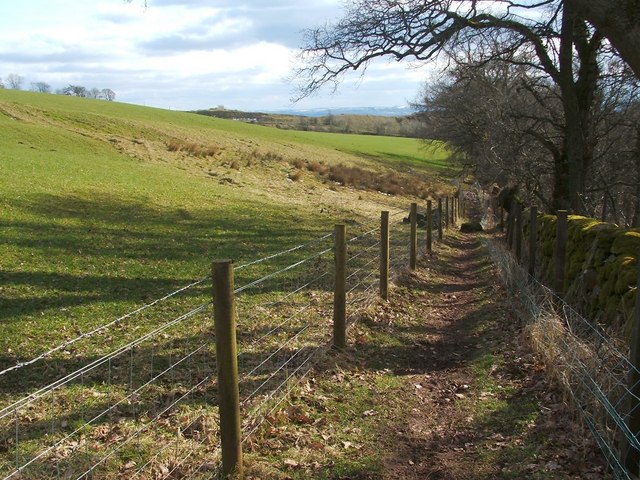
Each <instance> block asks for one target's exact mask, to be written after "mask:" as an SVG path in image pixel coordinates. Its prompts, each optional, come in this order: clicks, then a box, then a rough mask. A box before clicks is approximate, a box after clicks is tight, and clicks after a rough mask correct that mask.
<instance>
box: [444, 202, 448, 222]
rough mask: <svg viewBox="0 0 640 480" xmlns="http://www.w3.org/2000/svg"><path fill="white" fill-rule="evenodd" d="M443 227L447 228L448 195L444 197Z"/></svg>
mask: <svg viewBox="0 0 640 480" xmlns="http://www.w3.org/2000/svg"><path fill="white" fill-rule="evenodd" d="M444 228H449V197H444Z"/></svg>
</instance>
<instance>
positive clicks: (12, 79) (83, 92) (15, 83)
mask: <svg viewBox="0 0 640 480" xmlns="http://www.w3.org/2000/svg"><path fill="white" fill-rule="evenodd" d="M24 82H25V79H24V77H22V76H20V75H18V74H16V73H10V74H9V75H7V76H6V78H5V79H4V81H3V80H2V78H0V88H9V89H11V90H22V86H23V84H24ZM30 90H31V91H32V92H38V93H52V88H51V85H49V84H48V83H47V82H31V89H30ZM55 93H56V94H58V95H69V96H72V97H82V98H97V99H102V100H107V101H109V102H112V101H114V100H115V99H116V94H115V92H114V91H113V90H111V89H110V88H103V89H98V88H87V87H84V86H82V85H71V84H69V85H68V86H66V87H64V88H59V89H57V90H56V92H55Z"/></svg>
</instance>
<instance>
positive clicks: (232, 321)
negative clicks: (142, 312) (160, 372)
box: [212, 260, 243, 478]
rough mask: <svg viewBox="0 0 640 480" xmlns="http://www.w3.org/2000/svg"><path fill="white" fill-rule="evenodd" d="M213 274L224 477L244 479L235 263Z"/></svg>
mask: <svg viewBox="0 0 640 480" xmlns="http://www.w3.org/2000/svg"><path fill="white" fill-rule="evenodd" d="M212 273H213V318H214V323H215V332H216V363H217V369H218V403H219V413H220V415H219V416H220V443H221V448H222V477H223V478H229V477H233V476H238V477H241V476H242V470H243V468H242V437H241V430H240V393H239V387H238V347H237V344H236V318H235V305H234V304H235V300H234V294H233V290H234V288H233V263H232V262H231V260H221V261H217V262H214V263H213V267H212Z"/></svg>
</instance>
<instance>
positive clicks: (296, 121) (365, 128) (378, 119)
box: [194, 107, 425, 138]
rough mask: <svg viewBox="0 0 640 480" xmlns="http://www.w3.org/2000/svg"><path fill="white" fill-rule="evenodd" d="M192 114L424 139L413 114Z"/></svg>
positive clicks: (288, 127) (289, 127)
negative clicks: (399, 115) (313, 115)
mask: <svg viewBox="0 0 640 480" xmlns="http://www.w3.org/2000/svg"><path fill="white" fill-rule="evenodd" d="M194 113H198V114H200V115H208V116H211V117H217V118H226V119H228V120H237V121H241V122H247V123H257V124H259V125H263V126H266V127H275V128H280V129H283V130H304V131H312V132H330V133H354V134H361V135H388V136H392V137H413V138H422V137H424V135H425V133H424V131H425V127H424V123H423V122H422V119H421V118H419V117H418V116H416V115H409V116H404V117H387V116H379V115H347V114H340V115H335V114H333V113H329V114H327V115H325V116H321V117H307V116H302V115H287V114H275V113H261V112H243V111H240V110H229V109H225V108H224V107H217V108H211V109H209V110H197V111H196V112H194Z"/></svg>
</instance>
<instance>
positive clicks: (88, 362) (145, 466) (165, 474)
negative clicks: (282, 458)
mask: <svg viewBox="0 0 640 480" xmlns="http://www.w3.org/2000/svg"><path fill="white" fill-rule="evenodd" d="M402 213H404V212H403V211H398V212H395V213H394V214H393V215H392V217H393V218H394V219H395V218H397V217H398V216H399V215H400V214H402ZM394 230H397V232H394V234H393V236H392V239H391V245H392V247H391V251H392V257H391V266H392V269H393V268H394V267H393V266H395V268H404V267H405V266H406V264H407V261H406V259H407V257H408V254H406V252H405V250H407V248H408V240H409V238H408V233H407V232H408V230H407V229H406V228H404V226H403V225H402V223H400V221H399V222H398V228H397V229H396V228H394ZM349 231H350V232H352V234H353V236H352V237H350V238H348V239H347V246H348V257H347V263H348V267H349V274H348V275H347V305H349V306H350V308H349V315H348V319H347V324H348V325H352V324H353V322H354V321H356V320H357V318H358V315H359V312H361V311H362V310H361V308H364V307H366V305H368V304H369V303H371V302H373V301H374V299H375V298H376V296H375V295H374V293H373V292H374V289H375V287H376V285H377V284H378V282H379V268H378V266H379V248H380V238H379V235H377V233H378V232H379V231H380V229H379V223H378V221H376V222H371V223H369V224H362V225H356V226H354V227H353V228H352V227H350V228H349ZM332 237H333V233H330V234H327V235H324V236H321V237H319V238H317V239H315V240H312V241H311V242H308V243H305V244H302V245H298V246H295V247H292V248H289V249H286V250H283V251H281V252H278V253H276V254H273V255H269V256H266V257H263V258H260V259H258V260H255V261H252V262H248V263H245V264H243V265H240V266H239V267H236V268H235V269H234V270H235V271H241V272H242V275H241V276H240V278H242V279H243V280H246V283H243V284H242V285H241V286H240V287H238V288H236V289H235V292H234V293H235V296H236V308H237V318H238V322H237V323H238V338H239V345H238V349H239V357H238V358H239V368H240V385H239V388H240V394H241V395H240V399H241V408H242V409H243V418H244V420H243V427H242V432H243V434H242V435H243V436H242V441H243V442H246V441H247V440H248V439H249V438H250V437H251V436H252V435H254V434H255V433H256V432H257V431H258V430H259V429H260V427H261V426H262V425H263V423H264V422H265V420H266V419H267V418H268V417H269V416H270V415H272V414H273V412H275V411H276V410H277V409H278V408H280V406H281V405H282V403H283V402H284V401H285V399H286V398H287V391H290V389H291V388H293V386H295V385H297V384H298V383H299V382H300V381H301V380H302V379H303V378H305V377H306V376H307V375H308V374H309V372H310V371H312V369H313V366H314V364H315V362H316V360H317V359H318V358H320V357H321V356H322V355H323V354H324V352H326V351H327V349H329V348H330V345H331V323H332V318H331V317H332V306H331V304H332V294H333V291H332V281H333V276H334V273H335V272H334V269H335V265H334V258H333V255H331V254H332V253H333V251H334V247H333V246H331V247H329V248H327V245H326V244H325V245H323V242H325V241H327V240H329V239H331V238H332ZM314 248H315V250H316V251H315V252H313V251H309V250H310V249H314ZM305 250H306V251H305ZM392 271H393V270H392ZM207 280H211V277H210V276H207V277H205V278H202V279H200V280H198V281H196V282H193V283H191V284H189V285H187V286H185V287H182V288H180V289H178V290H176V291H174V292H172V293H170V294H167V295H165V296H163V297H161V298H159V299H157V300H154V301H153V302H150V303H148V304H145V305H143V306H141V307H140V308H138V309H136V310H133V311H131V312H129V313H127V314H126V315H123V316H121V317H118V318H117V319H115V320H113V321H111V322H109V323H106V324H104V325H101V326H99V327H96V328H94V329H93V330H91V331H89V332H86V333H84V334H82V335H79V336H77V337H76V338H73V339H71V340H68V341H66V342H64V343H62V344H60V345H58V346H57V347H55V348H53V349H50V350H48V351H47V352H44V353H42V354H40V355H38V356H37V357H34V358H32V359H31V360H29V361H26V362H21V363H19V364H17V365H15V366H12V367H9V368H7V369H5V370H3V371H0V377H1V376H2V375H4V374H8V373H9V372H15V371H17V370H20V369H22V368H26V367H29V366H31V365H33V364H35V363H37V362H39V361H40V360H44V359H46V358H48V357H51V356H54V355H55V354H56V353H58V352H60V351H63V350H65V349H67V348H68V347H70V346H71V345H74V344H75V343H76V342H79V341H81V340H83V339H85V338H89V337H92V336H95V335H97V334H100V333H102V332H104V331H105V330H106V329H108V328H110V327H113V326H116V325H117V324H119V323H121V322H123V321H124V320H126V319H128V318H130V317H133V316H134V315H137V314H140V313H141V312H143V311H145V310H148V309H151V308H152V307H155V306H158V305H159V304H160V303H162V302H164V301H166V300H169V299H170V298H172V297H175V296H177V295H179V294H181V293H183V292H185V291H186V290H188V289H191V288H194V287H197V286H199V285H202V284H203V283H204V282H206V281H207ZM198 294H199V295H200V291H198ZM194 303H195V302H194ZM198 303H200V302H198ZM211 304H212V302H211V301H210V300H208V301H206V302H205V303H200V304H199V305H197V306H195V307H188V308H185V307H183V306H180V308H181V309H183V311H185V313H182V314H178V313H179V311H173V314H172V315H171V317H169V318H171V319H170V320H165V321H162V322H161V323H160V322H157V320H155V319H154V322H155V326H153V327H151V328H150V329H149V331H147V332H145V333H143V334H138V335H137V336H136V337H135V338H134V339H133V340H129V341H127V342H126V344H124V345H122V346H119V347H115V346H114V347H112V348H111V351H109V352H107V353H105V354H100V355H97V358H94V359H92V358H90V357H89V356H87V358H86V359H84V360H85V363H84V364H81V361H82V359H78V360H77V362H78V364H79V366H76V365H75V364H74V362H75V360H74V361H70V362H69V363H70V364H71V365H74V368H73V370H71V372H70V373H66V371H65V369H62V370H61V373H60V375H58V377H59V378H56V379H55V380H54V381H51V382H47V383H44V382H43V383H42V384H41V386H38V387H36V388H34V390H33V392H32V393H29V394H26V395H23V396H22V397H20V398H17V399H13V400H5V401H6V402H7V406H5V407H3V408H1V409H0V433H1V435H2V438H0V441H1V442H4V443H3V444H12V445H13V446H12V448H9V449H8V451H7V452H6V454H3V453H0V478H4V479H5V480H7V479H15V478H18V477H19V478H21V479H31V478H34V479H35V478H38V479H41V478H42V479H44V478H76V479H77V480H79V479H84V478H94V477H100V478H102V476H104V475H109V474H112V473H106V472H113V470H109V469H112V468H114V467H113V465H119V464H118V462H124V460H123V459H124V458H127V455H129V453H127V452H129V451H130V450H135V451H136V452H139V453H137V454H136V455H137V456H135V458H134V459H135V461H133V460H131V461H130V462H128V463H124V464H120V467H119V468H120V470H119V473H118V475H122V476H127V477H130V478H147V477H148V475H151V476H153V478H173V477H174V476H180V478H195V477H199V476H200V475H201V474H204V475H205V476H206V475H208V474H209V473H211V474H212V475H214V474H215V473H214V472H216V471H218V469H219V468H218V467H219V465H217V463H218V462H219V453H220V445H219V443H218V440H217V439H215V440H212V436H213V434H214V433H215V434H217V431H218V430H219V418H218V413H217V402H216V400H215V399H212V398H207V391H208V389H209V388H210V387H211V386H212V385H213V384H214V383H215V382H214V380H215V369H216V362H215V355H214V353H213V351H214V349H213V343H214V342H215V339H214V338H212V336H213V334H212V329H213V322H212V321H211V308H210V307H211ZM165 309H166V308H165ZM204 313H208V315H206V316H205V315H202V314H204ZM146 315H147V314H145V316H146ZM201 318H206V320H205V321H203V322H201V321H200V320H199V319H201ZM158 323H159V325H158ZM43 363H47V362H43ZM42 385H44V386H42ZM26 391H28V390H26ZM5 398H6V399H11V396H10V395H7V396H6V397H5ZM37 409H42V413H40V415H41V416H42V418H43V420H42V421H41V422H40V423H42V424H43V425H45V430H46V432H42V431H38V430H35V429H34V427H33V426H32V425H31V423H33V420H32V419H31V417H30V415H31V413H30V412H31V411H33V410H37ZM205 424H206V428H205V427H202V430H199V429H200V427H201V425H205ZM196 427H197V428H196ZM38 428H40V427H38ZM167 429H173V431H174V432H175V433H174V434H172V435H169V436H168V434H167V432H166V430H167ZM102 430H104V431H105V432H106V433H105V435H107V434H109V435H111V434H112V432H117V433H114V434H113V435H114V439H113V440H110V441H106V442H105V443H104V444H101V445H100V448H99V449H97V450H96V451H90V450H91V448H92V447H91V446H90V440H91V439H92V438H101V437H100V436H99V435H102V433H101V432H102ZM192 430H196V431H197V432H198V433H197V435H194V436H187V435H185V434H183V432H190V431H192ZM94 434H95V435H97V437H92V435H94ZM35 440H39V441H40V440H41V441H42V443H41V444H40V445H39V446H38V448H39V449H38V450H36V449H35V447H32V446H31V443H32V442H34V441H35ZM7 442H8V443H7ZM11 442H13V443H11ZM158 442H161V443H160V444H158ZM141 449H142V450H141ZM132 458H133V457H132ZM72 464H73V465H74V466H73V469H70V468H71V467H70V465H72ZM122 469H125V470H122ZM45 471H46V474H45V473H43V472H45ZM73 471H75V472H76V473H73Z"/></svg>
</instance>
